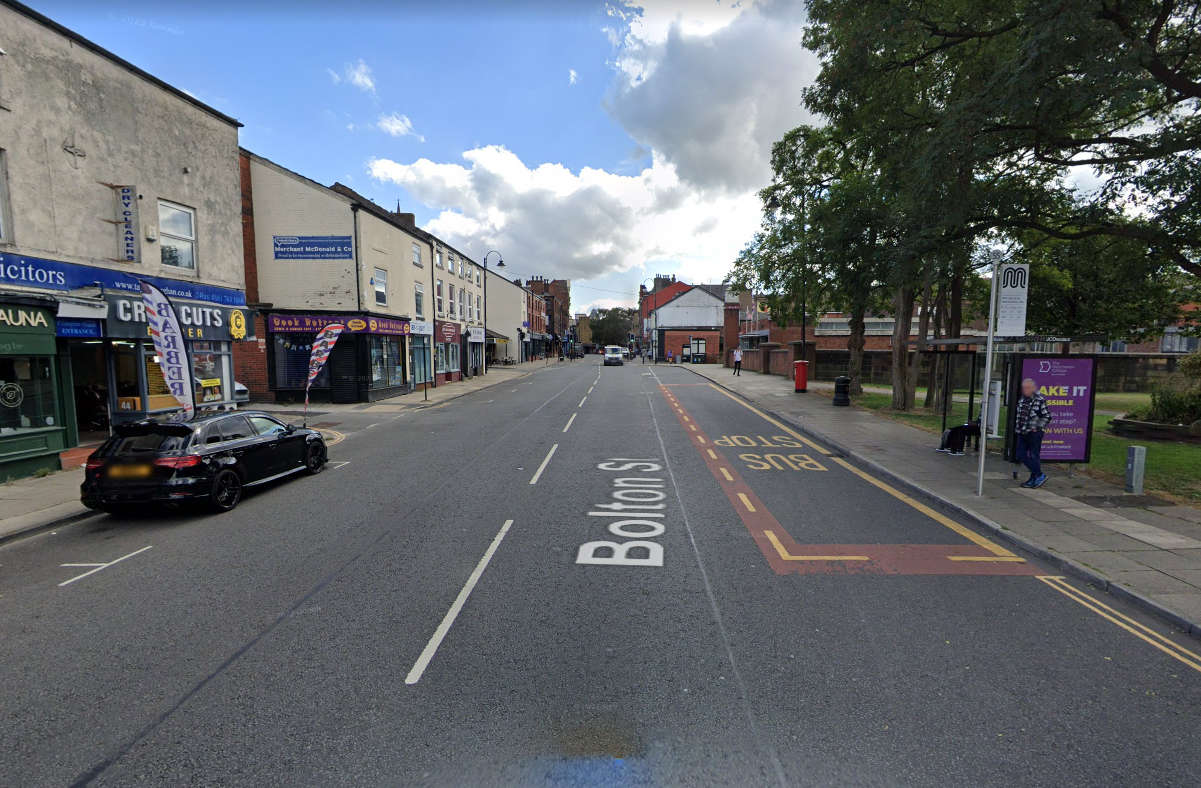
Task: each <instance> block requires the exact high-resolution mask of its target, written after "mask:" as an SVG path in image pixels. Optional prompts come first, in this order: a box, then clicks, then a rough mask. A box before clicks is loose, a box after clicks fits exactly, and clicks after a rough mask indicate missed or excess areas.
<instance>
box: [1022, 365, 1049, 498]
mask: <svg viewBox="0 0 1201 788" xmlns="http://www.w3.org/2000/svg"><path fill="white" fill-rule="evenodd" d="M1050 423H1051V411H1050V410H1049V409H1048V408H1047V401H1046V400H1045V399H1044V398H1043V395H1042V394H1039V393H1038V386H1037V384H1036V383H1035V382H1034V380H1033V379H1031V378H1026V379H1025V380H1023V381H1022V398H1021V399H1019V400H1018V404H1017V414H1016V416H1015V418H1014V426H1013V431H1014V437H1015V438H1016V439H1017V449H1016V451H1015V453H1014V459H1015V460H1017V461H1018V462H1020V463H1022V464H1023V465H1025V466H1026V467H1027V468H1029V469H1030V478H1029V479H1027V480H1026V481H1024V482H1022V486H1023V487H1042V486H1043V485H1044V484H1046V483H1047V474H1045V473H1043V468H1042V463H1041V462H1040V461H1039V454H1040V453H1041V452H1042V447H1043V434H1044V432H1045V431H1046V429H1047V425H1048V424H1050Z"/></svg>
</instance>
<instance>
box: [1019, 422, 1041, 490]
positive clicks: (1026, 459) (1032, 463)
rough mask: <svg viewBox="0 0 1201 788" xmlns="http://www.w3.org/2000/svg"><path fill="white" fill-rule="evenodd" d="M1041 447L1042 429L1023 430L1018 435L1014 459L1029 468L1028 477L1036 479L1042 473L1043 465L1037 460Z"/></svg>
mask: <svg viewBox="0 0 1201 788" xmlns="http://www.w3.org/2000/svg"><path fill="white" fill-rule="evenodd" d="M1042 448H1043V431H1042V430H1037V431H1036V432H1023V433H1020V434H1019V435H1018V445H1017V454H1016V459H1017V461H1018V462H1020V463H1022V464H1023V465H1025V466H1026V467H1027V468H1029V469H1030V478H1031V479H1037V478H1038V477H1039V476H1041V475H1042V472H1043V466H1042V464H1041V463H1040V462H1039V461H1038V454H1039V452H1040V451H1042Z"/></svg>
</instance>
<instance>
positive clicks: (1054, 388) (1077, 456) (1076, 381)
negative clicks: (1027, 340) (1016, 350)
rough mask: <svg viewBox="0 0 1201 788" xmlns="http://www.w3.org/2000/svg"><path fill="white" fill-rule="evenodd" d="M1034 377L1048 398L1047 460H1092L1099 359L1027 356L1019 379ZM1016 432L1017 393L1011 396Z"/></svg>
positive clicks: (1044, 457)
mask: <svg viewBox="0 0 1201 788" xmlns="http://www.w3.org/2000/svg"><path fill="white" fill-rule="evenodd" d="M1027 378H1029V379H1031V380H1033V381H1034V383H1035V388H1036V390H1037V391H1038V393H1039V394H1042V395H1043V397H1044V398H1045V399H1046V401H1047V409H1048V410H1049V411H1050V412H1051V417H1052V420H1051V423H1050V424H1049V425H1048V426H1047V430H1046V435H1045V436H1044V437H1043V442H1042V451H1041V454H1040V459H1041V460H1042V461H1043V462H1088V461H1089V455H1090V452H1091V450H1092V427H1093V404H1094V400H1095V396H1096V359H1094V358H1091V357H1083V356H1025V357H1023V358H1022V359H1021V361H1020V363H1019V365H1018V374H1017V375H1015V379H1016V380H1017V381H1022V380H1025V379H1027ZM1009 401H1010V403H1011V406H1010V413H1009V423H1010V430H1011V432H1012V427H1013V416H1014V413H1013V411H1014V408H1013V406H1012V403H1015V402H1017V397H1016V395H1011V396H1010V399H1009Z"/></svg>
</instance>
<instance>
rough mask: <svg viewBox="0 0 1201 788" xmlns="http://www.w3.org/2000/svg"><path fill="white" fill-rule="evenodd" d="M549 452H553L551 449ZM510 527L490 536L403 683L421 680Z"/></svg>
mask: <svg viewBox="0 0 1201 788" xmlns="http://www.w3.org/2000/svg"><path fill="white" fill-rule="evenodd" d="M551 453H552V454H553V453H554V450H553V449H552V450H551ZM547 459H549V457H548V458H547ZM512 527H513V521H512V520H505V524H504V525H502V526H501V527H500V531H498V532H497V534H496V536H495V537H493V538H492V544H490V545H488V549H487V550H485V551H484V556H483V558H481V559H480V562H479V563H478V564H476V565H475V569H474V570H473V571H472V573H471V576H470V577H468V578H467V582H466V583H464V584H463V588H462V589H461V590H460V591H459V595H458V596H457V597H455V601H454V602H452V603H451V605H450V610H447V611H446V615H445V616H443V617H442V623H440V624H438V628H437V629H435V630H434V634H433V635H432V636H431V637H430V639H429V642H428V643H426V644H425V648H424V649H422V650H421V656H419V657H417V661H416V662H414V663H413V667H412V669H411V670H409V675H407V676H405V684H416V683H417V682H418V681H420V680H421V674H422V673H424V672H425V669H426V667H428V666H429V664H430V660H432V659H433V658H434V654H436V653H437V651H438V646H440V645H442V640H443V639H444V638H445V637H446V633H447V632H449V631H450V628H451V626H453V625H454V623H455V619H456V618H457V617H458V615H459V611H461V610H462V609H463V605H464V604H466V603H467V597H469V596H471V590H472V589H473V588H475V584H476V583H478V582H479V581H480V577H482V576H483V574H484V570H485V569H487V568H488V562H489V561H491V560H492V555H493V554H494V553H495V552H496V548H497V547H500V542H501V540H502V539H504V538H505V534H507V533H508V532H509V529H510V528H512Z"/></svg>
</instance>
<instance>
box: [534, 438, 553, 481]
mask: <svg viewBox="0 0 1201 788" xmlns="http://www.w3.org/2000/svg"><path fill="white" fill-rule="evenodd" d="M558 449H559V444H557V443H556V444H555V445H554V446H551V447H550V451H548V452H547V453H546V459H544V460H543V461H542V464H541V465H539V466H538V470H536V471H534V478H532V479H530V484H537V483H538V479H540V478H542V472H543V471H545V470H546V466H547V465H549V464H550V458H551V457H554V456H555V452H556V451H558Z"/></svg>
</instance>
